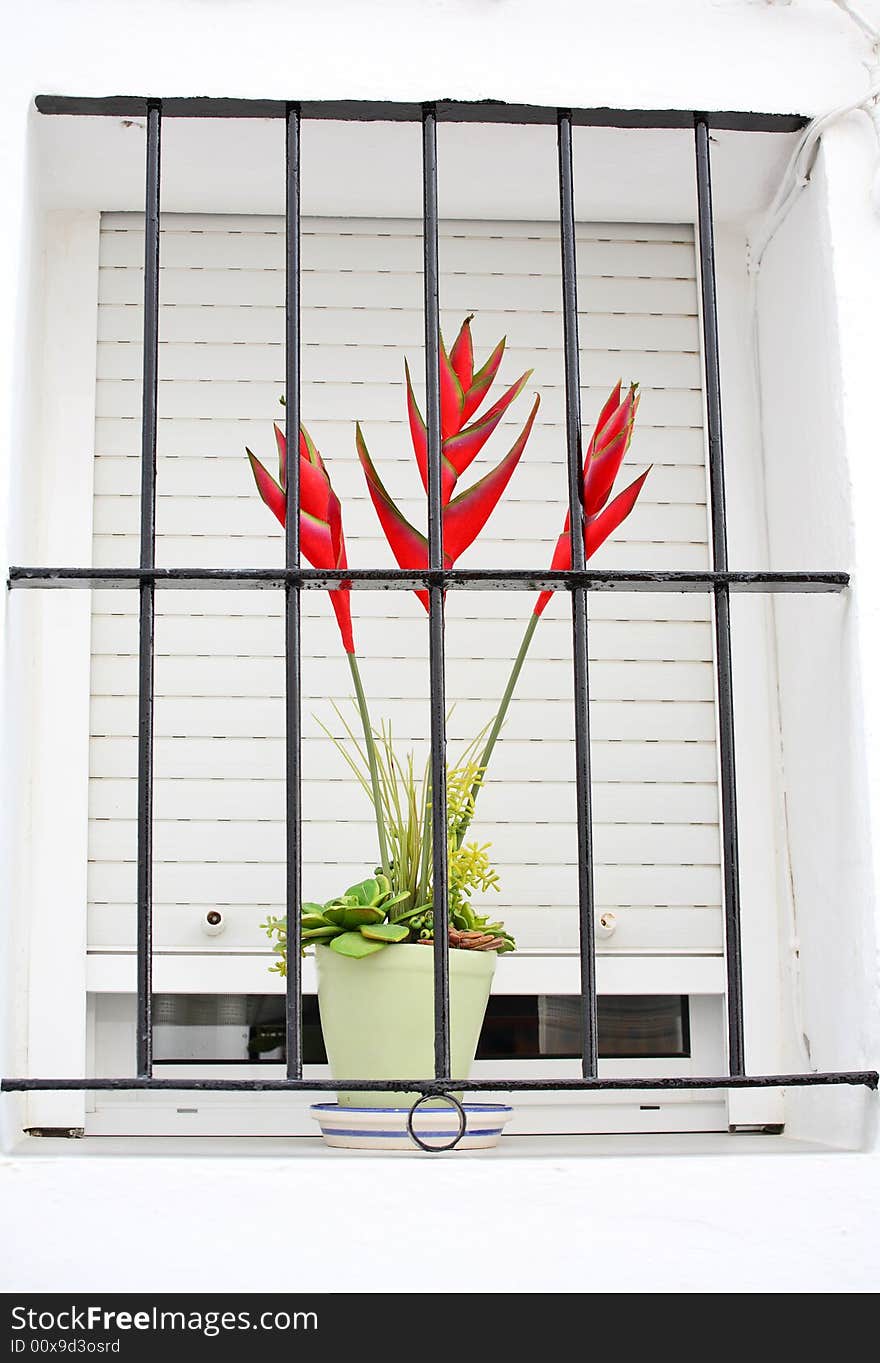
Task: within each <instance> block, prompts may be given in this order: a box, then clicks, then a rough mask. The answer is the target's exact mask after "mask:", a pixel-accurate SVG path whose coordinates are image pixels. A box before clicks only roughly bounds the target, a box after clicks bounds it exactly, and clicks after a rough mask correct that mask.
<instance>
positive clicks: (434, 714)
mask: <svg viewBox="0 0 880 1363" xmlns="http://www.w3.org/2000/svg"><path fill="white" fill-rule="evenodd" d="M36 103H37V108H38V109H39V110H40V112H41V113H44V114H69V115H70V114H72V115H77V114H79V115H96V114H97V115H107V116H114V117H140V118H143V117H146V126H147V156H146V195H145V210H144V222H145V240H146V250H145V264H144V329H143V343H144V344H143V349H144V385H143V411H142V427H141V429H142V440H141V526H140V566H139V567H138V568H125V569H113V568H109V569H94V568H70V567H66V568H45V567H13V568H11V569H10V575H9V587H10V588H26V587H30V588H58V587H65V588H119V589H130V590H134V591H137V592H138V593H139V598H140V603H139V604H140V612H139V616H140V626H139V628H140V638H139V669H138V671H139V696H138V804H137V828H138V843H137V1075H136V1076H134V1077H127V1078H113V1079H90V1078H81V1079H31V1078H11V1079H4V1080H3V1081H2V1089H3V1091H5V1092H15V1091H23V1090H40V1089H42V1090H62V1089H70V1090H77V1091H83V1090H91V1091H94V1090H107V1089H116V1090H119V1089H123V1090H124V1089H175V1090H191V1089H197V1090H261V1091H264V1090H295V1089H305V1090H335V1089H338V1088H345V1089H350V1090H360V1091H371V1090H372V1091H390V1090H398V1091H399V1090H401V1089H404V1090H412V1091H415V1092H418V1093H419V1094H420V1095H421V1096H422V1098H423V1097H426V1096H437V1095H443V1096H446V1097H448V1098H450V1100H452V1101H454V1099H452V1094H451V1090H452V1088H455V1089H457V1090H465V1091H468V1092H474V1091H483V1090H493V1089H494V1090H504V1091H516V1090H532V1091H546V1090H551V1091H552V1090H581V1091H589V1090H597V1089H598V1090H618V1091H619V1090H632V1091H637V1090H655V1089H656V1090H662V1089H695V1090H700V1089H706V1090H709V1089H738V1088H763V1087H788V1086H806V1085H829V1084H850V1085H863V1086H866V1087H868V1088H870V1089H876V1088H877V1084H878V1075H877V1072H876V1071H871V1070H865V1071H826V1072H817V1073H806V1074H763V1075H753V1074H749V1073H748V1072H747V1068H746V1056H745V1046H744V1027H743V985H742V948H741V933H740V885H739V853H738V839H737V805H736V771H735V758H734V711H733V677H732V666H731V638H730V596H731V593H732V592H800V593H803V592H841V591H843V590H845V589H846V587H847V586H848V585H849V577H848V575H847V574H846V573H840V572H813V573H802V572H797V573H784V572H732V571H731V570H730V568H729V566H728V559H727V530H726V513H725V494H724V453H723V433H722V420H721V376H720V364H719V352H718V307H717V299H716V289H715V260H714V229H713V216H712V183H711V167H710V129H712V128H715V129H725V130H733V131H743V132H761V131H767V132H790V131H793V130H796V129H797V128H799V127H801V126H802V125H803V122H804V120H803V119H801V118H798V117H795V116H785V115H768V114H754V113H735V112H734V113H713V114H707V113H700V112H695V113H687V112H678V111H669V110H665V111H664V110H661V111H633V110H612V109H580V110H570V109H553V108H541V107H535V106H526V105H522V106H514V105H502V104H492V103H474V104H458V103H453V102H441V103H435V104H427V105H416V104H381V103H364V102H344V101H343V102H326V103H303V104H298V103H283V102H278V101H265V100H234V99H189V98H183V99H165V100H158V99H155V100H154V99H142V98H129V97H121V98H111V99H79V98H66V97H56V96H41V97H39V98H38V99H37V101H36ZM163 115H164V116H168V117H173V118H199V117H202V118H218V117H229V118H267V117H275V118H283V119H284V120H285V125H286V168H285V169H286V331H285V339H286V361H285V374H286V394H287V406H286V434H287V440H288V448H296V444H297V441H296V433H297V431H298V429H299V422H300V128H301V122H302V120H303V119H334V120H339V119H342V120H355V121H364V120H366V121H369V120H381V121H408V122H419V123H420V124H421V130H422V180H423V234H424V317H425V350H426V386H427V412H426V420H427V429H428V542H429V566H428V569H427V570H426V571H424V572H410V571H406V570H402V569H395V570H384V569H381V570H379V569H370V568H366V569H356V568H346V569H344V570H341V569H340V570H334V571H323V570H320V571H319V570H312V569H307V568H302V567H301V566H300V545H299V461H298V460H297V459H292V460H290V461H289V462H288V480H287V520H286V528H285V552H284V567H283V568H278V569H254V570H238V569H212V568H201V569H199V568H196V569H181V568H157V567H156V565H155V535H156V525H155V519H156V518H155V508H156V439H157V402H158V342H159V207H160V187H161V163H160V162H161V158H160V151H161V136H162V118H163ZM438 121H449V122H476V123H507V124H551V125H552V124H555V125H556V127H557V132H558V176H559V224H560V231H561V243H562V304H563V322H564V362H565V403H566V449H567V466H568V496H569V508H570V513H571V523H572V526H576V525H579V524H581V523H582V518H583V507H582V503H581V497H582V489H581V478H580V470H581V464H582V452H581V410H580V372H579V345H578V312H577V266H576V246H575V216H574V182H573V169H572V129H573V127H575V126H589V127H614V128H655V129H659V128H678V129H692V130H693V133H694V151H695V185H696V195H697V209H698V226H699V269H700V289H701V295H702V318H703V352H704V361H705V374H706V408H707V425H708V449H709V484H710V503H711V539H712V563H713V568H712V570H711V571H708V572H706V571H700V572H649V571H637V572H627V571H613V572H612V571H607V570H603V571H595V570H588V569H587V568H586V567H585V562H584V545H583V538H582V536H580V535H576V534H573V535H572V566H571V569H570V570H569V571H565V572H562V571H545V572H540V573H536V572H532V571H528V570H525V571H524V570H508V571H504V572H497V571H494V570H474V569H447V568H444V566H443V518H442V505H441V495H440V492H441V482H440V450H441V431H440V376H439V334H440V332H439V328H440V313H439V263H438V204H437V124H438ZM291 441H292V442H293V443H292V444H291ZM343 580H344V581H345V582H347V583H350V585H351V587H352V588H353V589H354V590H358V589H361V590H364V589H369V588H381V589H383V590H388V591H411V590H413V589H414V588H422V589H427V591H428V595H429V671H430V713H431V725H430V730H431V731H430V740H431V779H432V786H433V789H434V791H435V792H436V793H437V794H436V798H435V800H434V803H433V817H432V837H433V855H434V914H435V924H436V925H437V928H438V930H437V931H436V932H435V934H434V947H433V950H434V1033H435V1042H434V1075H433V1077H430V1078H427V1077H425V1076H415V1077H403V1078H399V1079H388V1080H350V1079H344V1078H339V1079H327V1080H315V1079H304V1078H303V1061H302V970H301V952H300V948H301V925H300V905H301V900H302V895H301V884H300V882H301V838H300V832H301V786H300V742H301V727H300V722H301V696H300V658H301V648H300V599H301V593H302V592H303V591H315V590H333V589H334V588H335V589H338V587H339V584H340V582H341V581H343ZM173 588H186V589H206V590H216V589H228V588H252V589H253V588H268V589H276V590H280V591H283V592H284V598H285V673H286V792H287V793H286V847H287V874H286V893H287V936H288V945H289V950H288V975H287V987H286V1009H285V1012H286V1040H287V1077H286V1078H284V1079H262V1080H261V1079H244V1080H240V1079H239V1080H236V1079H206V1078H204V1079H192V1078H188V1079H183V1078H181V1079H157V1078H154V1076H153V1057H152V1033H153V1019H152V955H153V947H152V804H153V699H154V682H153V671H154V606H155V594H156V591H157V590H168V589H173ZM468 589H483V590H485V589H493V590H500V591H535V590H541V591H543V590H551V591H567V592H568V593H569V594H570V596H571V608H572V640H573V663H574V720H575V773H576V791H577V827H578V896H579V915H578V919H579V942H580V977H581V993H580V1008H581V1032H582V1043H583V1045H582V1067H581V1068H582V1077H581V1078H580V1079H538V1078H535V1079H503V1080H485V1079H484V1080H461V1079H456V1080H454V1081H453V1080H452V1079H451V1078H450V1074H449V1070H450V1061H449V945H448V935H447V931H446V929H447V926H448V908H449V906H448V893H447V891H448V884H447V875H448V868H447V857H446V789H445V752H446V723H445V713H446V708H445V683H444V635H443V610H444V606H443V601H444V594H445V592H447V591H461V590H468ZM591 591H625V592H643V591H649V592H650V591H655V592H657V591H660V592H706V593H708V594H709V595H710V596H711V597H712V598H713V601H714V620H715V643H716V657H717V675H716V696H717V707H718V739H719V748H720V782H721V833H722V862H723V885H724V901H723V902H724V924H725V958H726V972H727V991H726V1008H727V1056H728V1070H727V1073H726V1074H722V1075H707V1076H687V1077H682V1076H676V1077H665V1078H664V1077H659V1076H657V1077H651V1078H639V1079H634V1078H600V1077H599V1075H598V1064H597V1049H598V1047H597V1004H596V947H595V932H594V892H593V848H592V812H591V800H590V788H591V770H590V716H589V698H590V675H589V658H588V615H587V593H588V592H591ZM419 1101H421V1098H420V1099H419ZM462 1129H463V1128H462Z"/></svg>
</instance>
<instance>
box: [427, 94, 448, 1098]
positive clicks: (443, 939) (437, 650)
mask: <svg viewBox="0 0 880 1363" xmlns="http://www.w3.org/2000/svg"><path fill="white" fill-rule="evenodd" d="M422 187H423V196H424V213H423V233H424V250H425V382H426V386H427V404H426V412H427V427H428V565H429V567H430V568H431V569H432V571H435V572H436V571H439V570H440V569H442V568H443V502H442V498H441V477H440V453H441V430H440V261H439V243H438V227H437V219H438V212H437V115H436V113H435V110H434V108H433V106H432V105H427V106H426V107H425V109H424V110H423V113H422ZM428 604H429V611H428V634H429V668H430V697H431V831H432V838H433V857H434V1074H435V1076H436V1078H438V1079H447V1078H449V1069H450V1059H449V884H448V867H447V855H446V853H447V843H446V839H447V818H446V676H445V659H444V639H443V611H444V606H443V589H442V588H441V587H439V586H432V587H430V588H429V594H428Z"/></svg>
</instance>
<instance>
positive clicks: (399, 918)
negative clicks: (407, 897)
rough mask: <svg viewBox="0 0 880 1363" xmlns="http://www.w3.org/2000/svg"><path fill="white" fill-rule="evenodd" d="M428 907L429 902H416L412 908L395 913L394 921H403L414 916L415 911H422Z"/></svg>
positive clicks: (429, 906)
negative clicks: (404, 911)
mask: <svg viewBox="0 0 880 1363" xmlns="http://www.w3.org/2000/svg"><path fill="white" fill-rule="evenodd" d="M430 908H431V905H430V904H418V905H417V906H416V907H415V908H414V909H407V911H406V913H399V914H397V915H396V917H395V919H394V921H395V923H405V922H406V921H407V919H409V918H415V916H416V914H417V913H424V912H425V910H426V909H430Z"/></svg>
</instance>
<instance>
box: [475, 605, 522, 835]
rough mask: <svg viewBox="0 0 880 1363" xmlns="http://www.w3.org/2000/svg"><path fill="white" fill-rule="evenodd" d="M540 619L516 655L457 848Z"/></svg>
mask: <svg viewBox="0 0 880 1363" xmlns="http://www.w3.org/2000/svg"><path fill="white" fill-rule="evenodd" d="M539 619H540V616H538V615H535V614H534V613H533V614H532V615H531V616H530V618H529V623H528V624H527V625H526V632H525V634H524V635H523V641H522V643H521V644H520V646H519V652H518V653H517V655H516V659H515V661H514V664H513V669H512V671H511V673H510V677H509V679H508V682H507V686H506V687H505V689H504V695H503V696H502V697H501V704H500V705H499V706H498V713H497V715H496V716H495V721H494V723H493V725H492V728H491V729H490V730H489V737H488V738H487V739H486V746H485V748H484V749H483V755H482V757H481V758H480V775H479V776H478V778H477V780H476V781H475V782H474V784H473V785H472V787H471V812H470V814H469V815H466V816H465V817H464V818H463V819H462V821H461V823H460V824H459V826H458V828H457V830H456V834H455V844H456V846H457V847H461V845H462V843H463V842H464V838H465V834H466V833H467V831H468V827H469V825H470V822H471V819H472V818H473V812H474V805H475V803H476V799H477V795H478V794H479V791H480V787H481V786H482V784H483V780H484V778H485V775H486V768H487V767H488V765H489V759H490V757H491V756H492V752H493V750H494V748H495V744H496V743H497V741H498V735H499V734H500V733H501V728H502V725H503V724H504V721H505V719H506V718H507V711H508V709H509V708H510V702H511V700H512V699H513V693H514V690H515V688H516V684H517V682H518V681H519V674H520V672H522V667H523V663H524V662H525V660H526V654H527V653H528V651H529V645H530V644H531V642H532V638H533V636H534V633H535V628H536V626H537V624H538V620H539Z"/></svg>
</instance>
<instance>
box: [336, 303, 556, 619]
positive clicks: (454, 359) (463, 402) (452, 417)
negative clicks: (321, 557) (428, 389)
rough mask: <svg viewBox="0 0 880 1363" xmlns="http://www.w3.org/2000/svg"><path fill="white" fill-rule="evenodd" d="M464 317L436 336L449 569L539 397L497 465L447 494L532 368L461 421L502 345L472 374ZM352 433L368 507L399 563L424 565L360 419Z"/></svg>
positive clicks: (423, 545)
mask: <svg viewBox="0 0 880 1363" xmlns="http://www.w3.org/2000/svg"><path fill="white" fill-rule="evenodd" d="M470 324H471V318H470V317H466V318H465V320H464V322H463V323H462V325H461V329H460V331H459V333H458V336H457V337H456V340H455V344H454V345H453V347H452V350H451V351H450V352H449V354H447V352H446V347H445V346H444V344H443V338H442V336H441V338H440V431H441V456H440V458H441V467H440V474H441V503H442V506H443V564H444V567H446V568H451V567H452V566H453V564H454V563H455V560H456V559H457V558H459V557H460V555H461V554H463V553H464V551H465V549H467V548H468V547H469V546H470V545H471V544H473V542H474V540H475V539H476V538H477V535H479V533H480V531H481V530H482V529H483V526H484V525H485V524H486V522H487V521H488V519H489V517H490V516H491V514H492V512H493V511H494V510H495V507H496V506H497V505H498V502H499V501H500V499H501V497H502V495H503V493H504V489H505V488H506V487H507V484H508V483H509V482H510V479H511V476H512V475H513V471H514V469H515V468H516V466H517V464H518V463H519V460H520V458H521V456H522V452H523V450H524V449H525V447H526V441H527V440H528V438H529V435H530V434H531V430H532V426H533V425H534V421H535V417H536V415H537V412H538V406H539V405H540V401H541V399H540V397H536V398H535V401H534V403H533V404H532V409H531V411H530V413H529V415H528V418H527V419H526V423H525V425H524V426H523V428H522V430H521V431H520V434H519V436H518V437H517V439H516V441H515V442H514V444H513V446H512V447H511V449H510V450H509V451H508V453H507V454H506V455H505V457H504V458H503V459H502V460H501V462H500V463H499V464H496V466H495V468H494V469H492V470H491V471H490V472H489V473H487V474H486V475H485V477H483V478H481V479H480V480H479V482H477V483H474V485H473V487H470V488H468V489H467V491H465V492H461V493H459V495H458V496H457V497H453V496H452V494H453V492H454V491H455V486H456V483H457V482H458V480H459V478H460V477H461V475H462V474H463V473H464V472H465V470H466V469H467V468H468V467H469V466H470V464H471V463H473V461H474V459H476V457H477V455H478V454H479V452H480V450H481V449H482V448H483V446H484V445H485V443H486V441H487V440H488V439H489V437H490V435H491V434H492V432H493V431H494V430H495V428H496V427H497V426H498V424H499V422H500V421H501V418H502V417H503V416H504V413H505V412H506V411H507V408H508V407H509V406H510V404H511V403H512V402H514V401H515V399H516V398H518V397H519V395H520V393H521V392H522V391H523V389H524V388H525V386H526V383H527V382H528V380H529V378H530V376H531V373H532V371H531V370H528V371H527V372H526V373H525V374H523V375H522V377H521V378H519V379H517V381H516V383H514V384H513V385H512V386H511V387H510V388H508V390H507V392H506V393H504V395H503V396H502V397H500V398H499V399H498V401H497V402H496V403H495V405H494V406H493V407H491V408H490V409H489V411H487V412H486V413H484V415H483V416H482V417H481V418H480V419H479V420H478V421H475V422H473V423H471V425H469V426H466V425H465V422H466V421H468V420H469V418H470V417H471V416H473V415H474V413H475V412H476V411H477V409H478V408H479V407H480V406H481V404H482V402H483V399H484V398H485V397H486V395H487V393H488V392H489V389H490V388H491V386H492V383H493V381H494V379H495V375H496V374H497V372H498V367H499V365H500V364H501V358H502V356H503V354H504V346H505V342H504V341H503V340H501V341H499V343H498V345H497V346H496V347H495V349H494V350H493V351H492V354H491V355H490V356H489V358H488V360H487V361H486V363H485V364H484V365H483V366H482V368H481V369H479V370H478V371H477V372H476V373H474V354H473V343H472V339H471V328H470ZM404 370H405V373H406V400H407V411H408V414H409V428H410V434H411V436H412V443H413V450H414V452H415V457H416V463H417V464H418V468H419V473H420V474H421V479H422V484H423V486H424V488H425V491H426V492H427V490H428V434H427V430H426V427H425V422H424V420H423V418H422V414H421V412H420V411H419V407H418V403H417V402H416V399H415V394H414V393H413V387H412V380H411V378H410V371H409V365H408V364H407V363H406V362H405V363H404ZM356 440H357V452H358V458H359V459H360V461H361V467H362V468H363V471H364V476H365V478H366V480H367V488H368V490H369V493H370V497H371V498H372V502H373V506H374V507H375V509H376V514H377V515H378V517H379V521H380V523H381V526H382V529H383V530H384V532H385V537H386V539H387V540H388V543H389V544H390V546H391V550H392V553H393V554H394V557H395V558H396V559H397V562H398V565H399V566H400V567H401V568H413V569H417V570H420V571H421V570H424V569H425V568H427V567H428V541H427V540H426V538H425V536H424V535H423V534H421V533H420V532H419V531H418V530H416V529H415V527H414V526H412V525H410V523H409V521H408V520H407V519H406V517H405V516H404V515H403V513H402V511H401V510H400V509H399V507H398V506H397V505H396V503H395V502H394V501H393V500H392V498H391V497H390V496H389V494H388V492H387V491H386V489H385V486H384V484H383V483H382V480H381V478H380V477H379V475H378V473H377V472H376V467H375V465H374V464H373V461H372V459H371V458H370V455H369V452H368V450H367V445H366V441H365V440H364V436H363V432H362V430H361V428H360V425H358V427H357V431H356ZM416 595H417V596H418V598H419V600H420V601H421V602H422V603H423V605H424V606H425V609H426V610H427V608H428V593H427V592H425V591H419V592H417V593H416Z"/></svg>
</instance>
